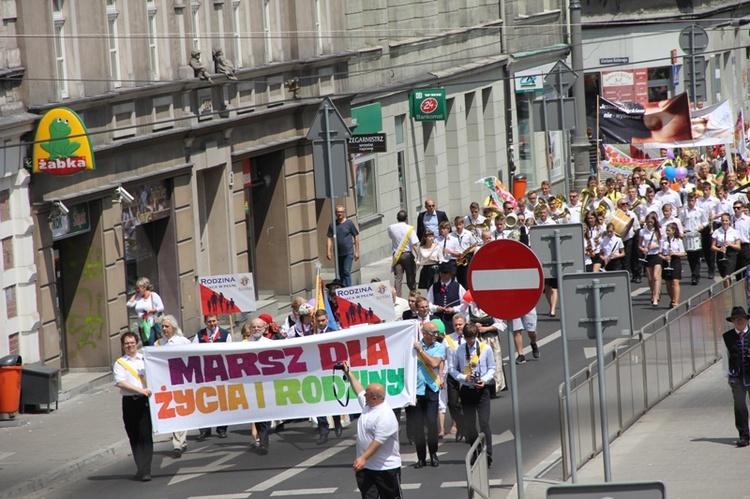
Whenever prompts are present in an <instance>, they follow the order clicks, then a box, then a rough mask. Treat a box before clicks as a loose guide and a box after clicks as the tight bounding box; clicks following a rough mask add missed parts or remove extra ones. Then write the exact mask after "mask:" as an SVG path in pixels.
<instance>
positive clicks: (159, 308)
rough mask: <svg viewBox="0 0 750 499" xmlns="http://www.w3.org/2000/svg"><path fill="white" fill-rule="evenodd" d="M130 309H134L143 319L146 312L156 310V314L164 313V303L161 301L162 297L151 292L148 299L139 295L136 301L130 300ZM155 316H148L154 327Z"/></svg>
mask: <svg viewBox="0 0 750 499" xmlns="http://www.w3.org/2000/svg"><path fill="white" fill-rule="evenodd" d="M127 305H128V308H134V309H135V311H136V313H137V314H138V318H139V319H141V320H142V319H143V318H144V317H143V315H144V314H145V313H146V310H151V309H154V308H155V309H156V313H157V314H158V313H160V312H164V303H162V301H161V297H160V296H159V295H157V294H156V293H154V292H153V291H152V292H151V295H150V296H149V297H148V298H144V297H143V295H138V297H137V298H136V299H135V300H134V301H130V300H128V303H127ZM154 315H156V314H148V320H149V322H150V323H151V325H152V326H153V325H154Z"/></svg>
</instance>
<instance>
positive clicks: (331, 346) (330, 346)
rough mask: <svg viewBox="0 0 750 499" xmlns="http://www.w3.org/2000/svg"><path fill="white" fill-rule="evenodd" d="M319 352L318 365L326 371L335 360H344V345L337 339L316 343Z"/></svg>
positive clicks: (331, 367) (331, 366)
mask: <svg viewBox="0 0 750 499" xmlns="http://www.w3.org/2000/svg"><path fill="white" fill-rule="evenodd" d="M318 352H319V353H320V367H321V368H322V369H323V370H324V371H326V370H328V369H333V365H334V364H335V363H336V362H341V361H344V360H346V345H344V344H343V343H339V342H337V341H334V342H331V343H320V344H319V345H318Z"/></svg>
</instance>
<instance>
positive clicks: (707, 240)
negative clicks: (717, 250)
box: [701, 222, 716, 275]
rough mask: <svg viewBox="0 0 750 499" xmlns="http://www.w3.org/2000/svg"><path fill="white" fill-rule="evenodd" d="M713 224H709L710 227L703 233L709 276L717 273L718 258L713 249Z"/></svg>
mask: <svg viewBox="0 0 750 499" xmlns="http://www.w3.org/2000/svg"><path fill="white" fill-rule="evenodd" d="M711 223H712V222H709V223H708V225H707V226H706V227H704V228H703V230H702V231H701V245H702V246H703V259H704V260H706V266H707V267H708V273H709V275H713V273H714V272H716V256H715V255H714V252H713V250H712V249H711Z"/></svg>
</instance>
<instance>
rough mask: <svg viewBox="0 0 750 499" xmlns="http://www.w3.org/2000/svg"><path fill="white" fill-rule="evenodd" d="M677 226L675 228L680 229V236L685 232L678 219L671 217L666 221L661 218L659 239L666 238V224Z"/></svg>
mask: <svg viewBox="0 0 750 499" xmlns="http://www.w3.org/2000/svg"><path fill="white" fill-rule="evenodd" d="M672 223H673V224H677V228H678V229H680V234H682V233H684V232H685V229H684V228H683V227H682V222H681V221H680V219H679V218H677V217H676V216H674V215H672V216H671V217H670V218H669V219H666V218H664V217H661V218H660V219H659V225H660V226H661V237H662V238H664V237H667V224H672Z"/></svg>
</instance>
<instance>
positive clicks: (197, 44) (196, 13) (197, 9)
mask: <svg viewBox="0 0 750 499" xmlns="http://www.w3.org/2000/svg"><path fill="white" fill-rule="evenodd" d="M190 12H191V15H192V16H193V49H195V50H200V49H201V16H200V13H201V4H200V2H191V3H190Z"/></svg>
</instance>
